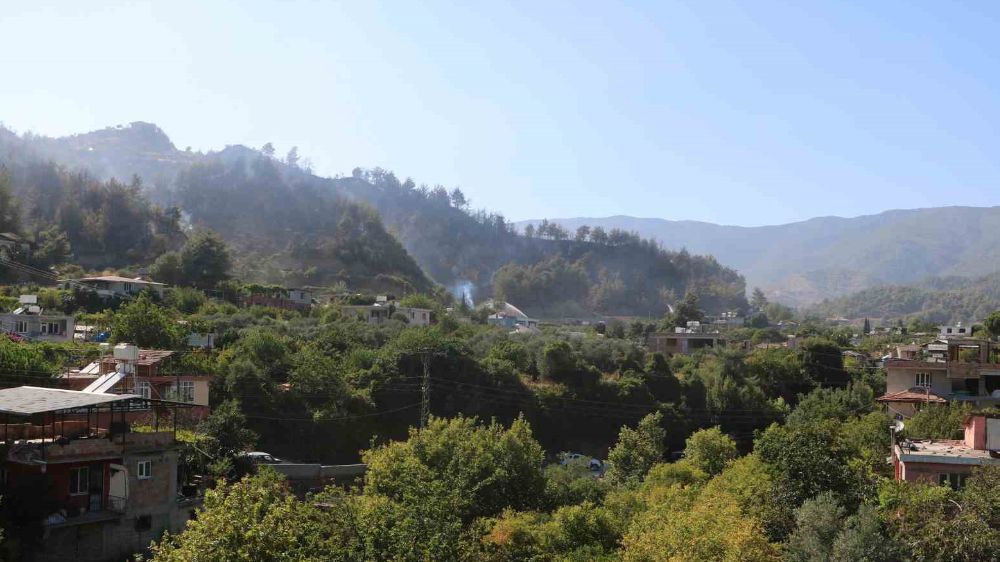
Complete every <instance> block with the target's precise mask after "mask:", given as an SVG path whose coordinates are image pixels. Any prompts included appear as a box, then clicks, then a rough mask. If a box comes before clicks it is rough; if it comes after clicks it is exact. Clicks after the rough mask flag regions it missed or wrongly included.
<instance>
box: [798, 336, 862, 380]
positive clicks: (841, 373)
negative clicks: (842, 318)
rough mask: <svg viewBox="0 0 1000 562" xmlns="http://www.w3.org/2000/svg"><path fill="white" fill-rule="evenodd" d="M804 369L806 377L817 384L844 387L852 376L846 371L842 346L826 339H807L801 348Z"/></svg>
mask: <svg viewBox="0 0 1000 562" xmlns="http://www.w3.org/2000/svg"><path fill="white" fill-rule="evenodd" d="M799 350H800V353H801V355H802V367H803V369H804V370H805V373H806V375H807V376H808V377H809V378H810V379H812V380H813V381H816V382H817V383H821V384H826V385H832V386H844V385H846V384H847V383H849V382H850V380H851V375H850V374H849V373H848V372H847V370H845V369H844V357H843V355H841V353H840V351H841V350H840V346H839V345H837V343H836V342H834V341H831V340H829V339H826V338H818V337H811V338H806V340H805V341H803V342H802V344H801V345H800V346H799Z"/></svg>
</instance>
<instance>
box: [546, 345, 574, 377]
mask: <svg viewBox="0 0 1000 562" xmlns="http://www.w3.org/2000/svg"><path fill="white" fill-rule="evenodd" d="M538 370H539V372H540V373H541V375H542V377H544V378H546V379H549V380H551V381H554V382H570V381H572V380H573V378H574V377H575V375H576V374H577V372H579V370H580V365H579V362H578V361H577V357H576V352H575V351H573V348H572V347H570V345H569V344H568V343H566V342H565V341H554V342H550V343H548V344H546V345H545V349H543V350H542V356H541V359H540V360H539V362H538Z"/></svg>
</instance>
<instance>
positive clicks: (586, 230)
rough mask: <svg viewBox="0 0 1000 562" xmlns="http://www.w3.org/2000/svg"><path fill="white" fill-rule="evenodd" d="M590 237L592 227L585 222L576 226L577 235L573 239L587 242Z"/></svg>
mask: <svg viewBox="0 0 1000 562" xmlns="http://www.w3.org/2000/svg"><path fill="white" fill-rule="evenodd" d="M588 238H590V227H589V226H587V225H585V224H581V225H580V226H578V227H577V228H576V235H575V236H574V237H573V239H574V240H576V241H577V242H586V241H587V239H588Z"/></svg>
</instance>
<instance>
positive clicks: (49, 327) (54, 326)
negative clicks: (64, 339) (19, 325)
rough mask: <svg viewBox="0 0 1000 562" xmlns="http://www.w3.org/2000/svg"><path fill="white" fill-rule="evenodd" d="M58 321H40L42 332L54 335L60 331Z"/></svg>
mask: <svg viewBox="0 0 1000 562" xmlns="http://www.w3.org/2000/svg"><path fill="white" fill-rule="evenodd" d="M61 332H62V330H60V329H59V323H58V322H42V333H43V334H52V335H56V334H59V333H61Z"/></svg>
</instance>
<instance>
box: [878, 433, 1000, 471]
mask: <svg viewBox="0 0 1000 562" xmlns="http://www.w3.org/2000/svg"><path fill="white" fill-rule="evenodd" d="M896 454H897V455H898V456H899V460H900V461H902V462H904V463H907V462H916V463H939V464H965V465H1000V458H993V457H992V456H990V452H989V451H981V450H979V449H973V448H972V447H969V446H967V445H966V444H965V442H964V441H952V440H930V439H929V440H924V441H912V447H905V448H904V447H903V446H902V445H896Z"/></svg>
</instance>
